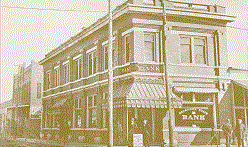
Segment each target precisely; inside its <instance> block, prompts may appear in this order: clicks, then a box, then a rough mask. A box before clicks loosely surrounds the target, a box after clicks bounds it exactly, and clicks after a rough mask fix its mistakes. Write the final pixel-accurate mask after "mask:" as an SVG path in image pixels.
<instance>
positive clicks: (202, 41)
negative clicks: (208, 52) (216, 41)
mask: <svg viewBox="0 0 248 147" xmlns="http://www.w3.org/2000/svg"><path fill="white" fill-rule="evenodd" d="M194 45H205V39H201V38H195V39H194Z"/></svg>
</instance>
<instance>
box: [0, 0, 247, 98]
mask: <svg viewBox="0 0 248 147" xmlns="http://www.w3.org/2000/svg"><path fill="white" fill-rule="evenodd" d="M124 1H125V0H112V2H113V7H116V6H117V5H119V4H121V3H123V2H124ZM177 1H184V2H195V3H202V4H217V5H221V6H225V7H226V9H227V14H229V15H234V16H237V20H236V21H235V22H234V23H229V24H228V25H229V26H235V27H240V28H245V29H247V28H248V27H247V20H248V12H247V11H248V10H247V7H248V6H247V0H216V1H215V0H177ZM1 6H11V7H27V8H44V9H67V10H68V9H74V10H75V9H76V10H83V11H81V12H78V11H73V12H65V11H63V12H62V11H42V10H27V9H17V8H3V7H1V22H0V23H1V96H0V97H1V101H2V102H3V101H6V100H8V99H11V98H12V85H13V74H14V73H17V67H16V66H14V65H17V64H21V63H23V62H26V64H27V65H29V64H30V62H31V60H34V61H37V62H38V61H40V60H41V59H43V58H44V56H45V54H46V53H48V52H49V51H51V50H52V49H54V48H56V47H58V46H59V45H60V44H62V43H63V42H65V41H66V40H68V39H69V38H70V37H72V36H73V35H75V34H77V33H78V32H79V31H81V28H82V27H87V26H89V25H90V24H92V23H93V22H95V21H96V20H97V19H98V18H100V17H102V16H104V15H105V14H106V12H87V11H107V6H108V0H60V1H54V0H11V1H10V0H1ZM227 35H228V38H227V39H228V44H227V45H228V51H229V63H230V64H229V66H232V67H236V68H248V49H247V46H248V44H247V40H248V38H247V31H245V30H238V29H233V28H228V29H227Z"/></svg>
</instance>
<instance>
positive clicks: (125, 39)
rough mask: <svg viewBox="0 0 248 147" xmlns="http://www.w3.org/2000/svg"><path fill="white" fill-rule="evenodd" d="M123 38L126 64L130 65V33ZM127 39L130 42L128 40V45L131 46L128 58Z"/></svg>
mask: <svg viewBox="0 0 248 147" xmlns="http://www.w3.org/2000/svg"><path fill="white" fill-rule="evenodd" d="M123 38H124V63H129V62H130V49H131V34H130V33H128V34H125V35H124V36H123ZM127 38H129V40H128V45H129V49H128V56H127ZM127 57H128V58H127ZM127 59H128V61H127Z"/></svg>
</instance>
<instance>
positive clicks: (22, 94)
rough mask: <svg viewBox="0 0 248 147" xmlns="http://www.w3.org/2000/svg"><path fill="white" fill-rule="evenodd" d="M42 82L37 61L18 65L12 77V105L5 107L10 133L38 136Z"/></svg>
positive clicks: (40, 68)
mask: <svg viewBox="0 0 248 147" xmlns="http://www.w3.org/2000/svg"><path fill="white" fill-rule="evenodd" d="M42 83H43V73H42V66H40V65H39V64H38V63H37V62H34V61H31V64H30V65H29V66H26V65H25V63H23V64H20V65H18V73H17V74H14V78H13V98H12V102H13V105H12V106H11V107H8V108H7V113H8V117H9V119H10V123H9V124H10V128H11V134H12V135H16V136H20V137H23V136H25V137H38V136H39V132H40V129H39V128H40V120H41V108H42V107H41V106H42V104H41V103H42V101H41V97H42V87H43V84H42Z"/></svg>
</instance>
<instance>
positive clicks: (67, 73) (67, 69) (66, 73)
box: [64, 62, 70, 83]
mask: <svg viewBox="0 0 248 147" xmlns="http://www.w3.org/2000/svg"><path fill="white" fill-rule="evenodd" d="M64 76H65V77H64V78H65V83H68V82H69V81H70V64H69V62H67V63H66V64H64Z"/></svg>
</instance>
